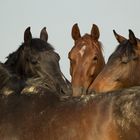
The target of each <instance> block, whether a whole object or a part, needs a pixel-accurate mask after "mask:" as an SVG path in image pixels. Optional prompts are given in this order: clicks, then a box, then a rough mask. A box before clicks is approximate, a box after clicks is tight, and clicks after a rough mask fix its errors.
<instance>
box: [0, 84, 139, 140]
mask: <svg viewBox="0 0 140 140" xmlns="http://www.w3.org/2000/svg"><path fill="white" fill-rule="evenodd" d="M46 93H47V94H46ZM0 139H1V140H139V139H140V87H135V88H130V89H125V90H120V91H116V92H112V93H106V94H96V95H94V94H93V95H85V96H82V97H81V98H80V97H75V98H72V99H67V100H64V101H61V100H60V98H59V97H58V96H57V95H55V93H52V92H51V91H47V90H43V89H42V90H41V91H40V93H39V94H27V95H25V94H23V95H21V94H20V95H15V94H11V95H9V96H3V95H1V96H0Z"/></svg>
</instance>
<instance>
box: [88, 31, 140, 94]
mask: <svg viewBox="0 0 140 140" xmlns="http://www.w3.org/2000/svg"><path fill="white" fill-rule="evenodd" d="M114 34H115V37H116V39H117V40H118V42H119V45H118V47H117V49H116V50H115V51H114V53H113V54H112V55H111V56H110V57H109V59H108V62H107V64H106V66H105V67H104V69H103V71H102V72H101V73H100V74H99V75H98V76H97V78H96V79H95V81H94V82H93V84H91V86H90V90H95V91H97V92H107V91H113V90H117V89H121V88H127V87H131V86H139V85H140V40H139V39H137V38H136V37H135V35H134V33H133V32H132V31H131V30H129V39H126V38H124V37H123V36H121V35H119V34H117V33H116V32H115V31H114Z"/></svg>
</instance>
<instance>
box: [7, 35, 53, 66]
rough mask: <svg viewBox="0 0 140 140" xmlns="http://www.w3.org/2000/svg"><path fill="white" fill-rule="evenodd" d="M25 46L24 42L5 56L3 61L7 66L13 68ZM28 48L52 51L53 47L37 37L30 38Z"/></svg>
mask: <svg viewBox="0 0 140 140" xmlns="http://www.w3.org/2000/svg"><path fill="white" fill-rule="evenodd" d="M25 47H26V46H25V43H22V44H21V45H20V46H19V48H18V49H17V50H16V51H14V52H13V53H10V54H9V55H8V56H7V60H6V61H5V63H4V64H6V65H7V66H8V67H9V68H11V67H12V68H13V67H14V66H15V65H16V63H17V61H18V58H19V57H20V54H21V52H22V51H23V49H24V48H25ZM30 48H31V49H35V50H37V51H44V50H46V51H54V48H53V47H52V45H51V44H49V43H48V42H45V41H43V40H41V39H38V38H33V39H32V40H31V45H30Z"/></svg>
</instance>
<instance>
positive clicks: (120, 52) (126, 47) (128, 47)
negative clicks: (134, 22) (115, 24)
mask: <svg viewBox="0 0 140 140" xmlns="http://www.w3.org/2000/svg"><path fill="white" fill-rule="evenodd" d="M134 54H135V47H134V46H133V45H132V44H131V43H130V41H129V40H125V41H123V42H122V43H121V44H119V45H118V46H117V47H116V49H115V51H114V53H113V54H112V55H111V56H110V57H109V60H110V59H111V58H112V59H113V58H116V57H118V56H119V57H123V56H126V57H128V59H131V57H132V56H133V55H134Z"/></svg>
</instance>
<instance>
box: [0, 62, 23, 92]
mask: <svg viewBox="0 0 140 140" xmlns="http://www.w3.org/2000/svg"><path fill="white" fill-rule="evenodd" d="M0 81H1V82H0V94H4V95H9V94H11V93H15V94H16V93H20V92H21V91H22V89H23V88H24V87H25V85H26V84H25V82H24V81H23V80H21V79H20V77H18V76H17V75H15V74H11V73H10V72H9V71H8V69H7V68H6V67H5V65H4V64H3V63H0ZM15 83H16V84H15Z"/></svg>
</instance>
